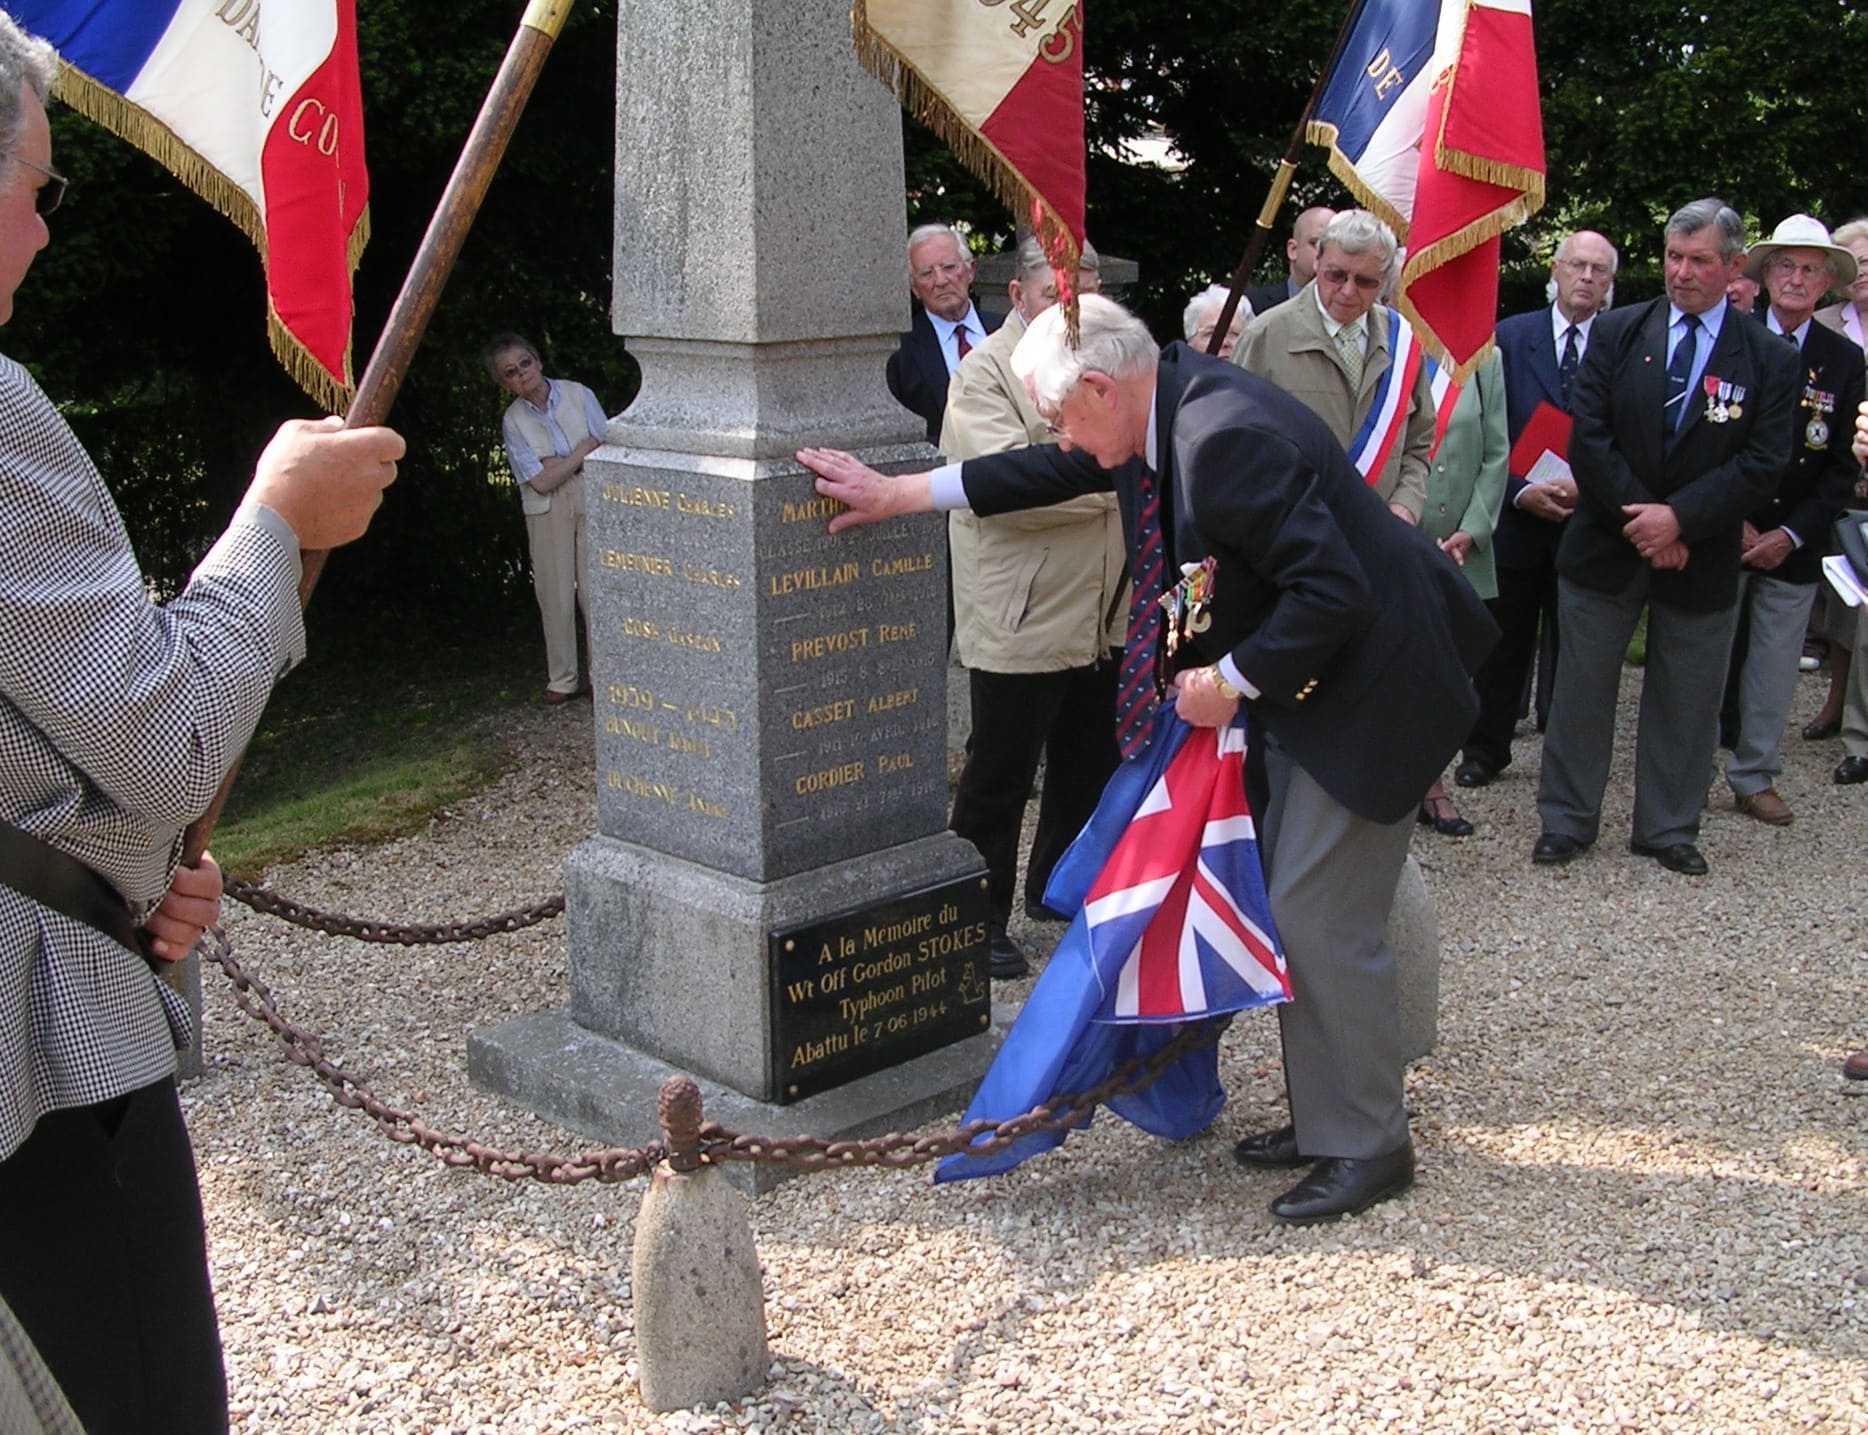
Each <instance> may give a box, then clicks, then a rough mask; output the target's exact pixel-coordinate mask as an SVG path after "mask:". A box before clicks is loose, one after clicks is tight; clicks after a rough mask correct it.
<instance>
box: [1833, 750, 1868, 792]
mask: <svg viewBox="0 0 1868 1435" xmlns="http://www.w3.org/2000/svg"><path fill="white" fill-rule="evenodd" d="M1835 777H1836V786H1837V787H1853V786H1854V785H1855V784H1856V783H1858V782H1868V757H1845V758H1843V759H1842V761H1840V762H1838V763H1837V764H1836V773H1835Z"/></svg>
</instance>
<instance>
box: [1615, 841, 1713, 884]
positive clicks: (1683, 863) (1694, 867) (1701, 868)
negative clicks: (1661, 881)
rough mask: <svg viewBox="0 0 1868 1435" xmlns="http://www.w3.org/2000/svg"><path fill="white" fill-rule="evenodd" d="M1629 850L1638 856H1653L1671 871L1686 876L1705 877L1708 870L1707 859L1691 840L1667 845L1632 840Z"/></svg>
mask: <svg viewBox="0 0 1868 1435" xmlns="http://www.w3.org/2000/svg"><path fill="white" fill-rule="evenodd" d="M1628 850H1629V851H1630V852H1632V853H1634V855H1635V856H1637V857H1652V858H1653V859H1654V860H1655V861H1656V862H1658V863H1660V865H1661V866H1663V867H1665V868H1666V869H1667V870H1668V871H1669V872H1678V873H1680V874H1681V875H1682V876H1685V877H1704V876H1705V875H1706V872H1707V870H1708V869H1707V867H1706V859H1705V858H1704V857H1702V856H1700V855H1699V848H1697V847H1695V846H1694V845H1693V844H1692V843H1691V842H1670V843H1668V844H1667V845H1666V846H1665V847H1659V846H1656V845H1655V844H1654V843H1652V842H1630V843H1629V844H1628Z"/></svg>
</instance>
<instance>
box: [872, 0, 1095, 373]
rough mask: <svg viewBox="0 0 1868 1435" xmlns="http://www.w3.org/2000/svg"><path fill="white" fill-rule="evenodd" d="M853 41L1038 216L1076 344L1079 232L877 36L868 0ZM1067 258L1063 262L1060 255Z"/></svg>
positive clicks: (893, 86) (1001, 190)
mask: <svg viewBox="0 0 1868 1435" xmlns="http://www.w3.org/2000/svg"><path fill="white" fill-rule="evenodd" d="M850 40H851V42H852V43H853V44H854V46H855V47H856V59H857V62H858V63H859V64H861V65H862V67H863V68H864V69H865V70H867V71H869V73H870V74H872V75H874V76H875V77H876V78H877V79H878V80H880V81H881V82H882V83H883V85H885V86H886V87H887V88H888V90H889V92H890V93H891V94H893V95H894V96H895V98H896V101H897V102H898V103H899V104H900V105H901V107H902V108H903V109H904V110H906V111H907V112H908V113H909V114H911V115H913V116H914V117H915V119H917V120H918V121H920V122H921V123H922V124H924V125H926V126H927V127H928V128H929V129H931V130H932V131H934V133H935V135H936V136H937V137H938V138H939V139H940V142H941V143H942V144H944V145H946V146H947V148H948V149H950V150H952V151H953V153H954V157H955V158H956V159H958V160H959V161H960V163H961V164H963V165H965V166H966V167H967V168H968V169H969V170H971V171H972V172H973V174H975V175H976V176H978V178H979V180H980V182H981V183H982V184H984V185H985V186H986V187H987V188H988V189H990V190H991V191H992V193H993V195H994V197H996V198H997V199H998V200H999V202H1000V203H1001V204H1003V205H1004V206H1005V207H1006V208H1007V209H1009V210H1011V211H1012V213H1013V214H1014V215H1017V216H1022V215H1026V214H1030V215H1034V216H1035V217H1036V219H1037V223H1036V224H1034V225H1033V228H1034V229H1035V230H1036V231H1037V234H1038V242H1039V243H1040V244H1041V245H1043V246H1044V252H1045V256H1046V257H1047V258H1049V259H1050V260H1051V264H1052V267H1053V268H1055V269H1056V270H1057V271H1058V275H1059V283H1060V288H1059V293H1060V295H1064V294H1065V293H1066V290H1067V298H1066V303H1067V306H1068V307H1067V308H1066V310H1065V313H1066V316H1067V318H1068V320H1069V322H1068V324H1067V326H1066V327H1067V329H1068V331H1069V335H1070V342H1071V344H1072V345H1073V346H1074V345H1075V344H1076V342H1077V291H1076V275H1077V269H1078V267H1079V264H1080V262H1081V260H1082V257H1083V256H1082V250H1081V248H1080V247H1079V246H1078V244H1077V239H1076V236H1075V235H1073V234H1072V233H1071V232H1070V229H1069V226H1067V225H1066V224H1065V223H1064V222H1063V220H1062V219H1060V218H1058V215H1057V211H1056V210H1055V209H1053V208H1052V207H1051V206H1050V204H1049V203H1047V202H1046V201H1045V199H1044V196H1042V195H1041V194H1039V193H1038V192H1037V191H1036V190H1035V189H1033V188H1032V187H1031V186H1030V185H1029V184H1027V183H1025V180H1024V178H1023V176H1021V175H1020V174H1019V172H1018V169H1017V167H1016V166H1014V165H1013V164H1012V162H1011V161H1010V160H1008V159H1007V158H1006V157H1005V154H1004V152H1003V151H1001V150H1000V149H999V147H998V146H997V145H995V144H993V142H992V141H991V140H989V139H987V138H986V137H985V136H984V135H982V134H981V133H980V132H979V131H978V130H976V129H974V128H973V127H972V126H971V125H969V124H968V123H967V122H966V121H965V120H964V119H962V118H961V117H960V116H959V115H958V114H956V113H955V112H954V109H953V106H951V105H949V104H948V103H947V101H946V100H945V99H943V98H942V97H941V93H940V91H939V90H938V89H936V88H935V86H934V85H933V83H932V82H931V81H929V80H928V78H927V77H926V76H925V75H923V74H922V73H921V72H920V71H919V70H917V69H916V68H915V67H914V65H913V64H912V63H910V62H909V61H908V60H906V59H904V58H903V57H902V55H901V53H900V52H899V51H897V50H896V49H894V48H893V47H892V46H890V45H889V43H888V42H887V41H886V40H884V39H883V38H882V37H881V36H880V35H878V34H877V33H876V32H875V31H874V30H873V29H872V28H870V24H869V7H868V4H867V0H851V6H850ZM1060 258H1062V259H1065V260H1067V261H1068V262H1067V263H1063V264H1060V263H1059V262H1058V261H1059V259H1060Z"/></svg>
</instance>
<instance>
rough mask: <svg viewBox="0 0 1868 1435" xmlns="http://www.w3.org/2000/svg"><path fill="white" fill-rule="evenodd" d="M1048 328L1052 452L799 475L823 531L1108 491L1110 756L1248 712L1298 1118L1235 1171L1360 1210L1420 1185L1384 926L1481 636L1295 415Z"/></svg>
mask: <svg viewBox="0 0 1868 1435" xmlns="http://www.w3.org/2000/svg"><path fill="white" fill-rule="evenodd" d="M1063 319H1064V315H1063V312H1062V310H1061V308H1059V309H1053V310H1051V311H1048V312H1047V313H1046V314H1044V315H1041V316H1040V317H1039V318H1038V319H1037V320H1035V321H1034V322H1033V323H1032V326H1031V329H1030V330H1029V331H1028V333H1027V335H1026V337H1025V339H1024V340H1023V341H1022V342H1021V343H1020V345H1019V348H1018V350H1017V352H1016V353H1015V355H1014V358H1013V365H1014V369H1015V371H1016V372H1017V373H1018V374H1019V376H1020V377H1021V378H1022V379H1023V380H1024V382H1025V385H1026V387H1027V388H1028V389H1029V390H1030V392H1031V394H1032V398H1033V402H1034V403H1035V404H1036V406H1037V408H1038V411H1039V413H1040V414H1041V415H1043V416H1044V417H1045V418H1046V419H1047V421H1048V422H1049V423H1050V424H1051V425H1052V427H1053V428H1054V429H1055V430H1056V431H1057V433H1058V437H1059V443H1058V444H1057V445H1056V446H1055V447H1050V446H1046V447H1039V448H1030V449H1024V450H1020V451H1017V452H1014V453H1007V454H995V455H992V456H989V457H986V458H980V459H975V460H972V461H970V462H968V463H966V464H964V465H949V466H948V467H946V468H944V469H938V470H936V471H934V472H933V473H923V474H905V475H900V476H897V477H893V478H885V477H883V476H882V475H879V474H877V473H875V472H873V471H872V470H870V469H868V468H865V467H864V466H863V465H861V464H860V463H857V462H856V461H855V460H854V459H852V458H850V457H849V456H848V455H847V454H841V453H837V452H834V451H831V450H806V451H804V452H802V453H800V454H799V459H800V461H801V462H803V463H805V464H807V465H808V466H809V467H811V468H812V469H814V470H816V471H817V473H818V474H819V475H820V477H819V480H818V485H817V488H818V492H820V493H822V494H824V495H826V496H828V497H831V498H835V499H838V500H840V501H842V502H844V503H846V504H848V505H849V506H850V508H851V510H852V511H851V512H848V513H844V514H840V515H839V516H838V517H837V518H836V519H834V520H833V521H832V528H833V530H835V529H842V528H845V527H849V526H851V525H853V524H857V523H869V522H877V521H881V520H884V519H887V518H890V517H893V516H895V515H897V514H900V513H908V512H917V511H922V510H926V509H929V508H957V507H963V506H964V507H970V508H972V509H973V510H974V511H975V512H978V513H982V514H989V513H1000V512H1006V511H1010V510H1014V509H1019V508H1032V507H1038V506H1041V505H1044V504H1048V503H1054V502H1057V501H1059V500H1062V499H1065V498H1069V497H1074V496H1075V495H1077V494H1081V493H1085V492H1095V491H1107V490H1110V489H1113V490H1114V491H1115V493H1116V494H1117V497H1118V499H1119V500H1120V502H1121V504H1122V510H1123V524H1124V529H1125V532H1126V536H1127V538H1128V543H1129V554H1130V568H1131V572H1132V573H1134V574H1135V575H1136V588H1137V592H1136V595H1135V607H1134V608H1133V609H1132V611H1131V623H1130V629H1129V634H1130V636H1129V644H1128V647H1127V649H1126V651H1125V654H1124V661H1123V678H1122V681H1123V695H1122V697H1121V698H1119V700H1118V741H1119V742H1120V743H1122V745H1123V746H1124V750H1125V755H1131V754H1133V753H1134V752H1135V751H1137V750H1138V748H1137V746H1136V742H1137V740H1138V734H1139V733H1140V732H1141V731H1142V729H1145V727H1146V726H1147V721H1148V719H1149V718H1150V717H1151V715H1152V714H1151V711H1150V709H1151V708H1152V706H1153V704H1154V703H1155V701H1156V700H1157V698H1158V697H1167V698H1171V699H1172V700H1173V701H1175V703H1176V705H1177V708H1178V711H1179V713H1180V715H1181V716H1182V717H1183V718H1184V719H1186V720H1187V721H1188V722H1190V723H1193V724H1195V725H1198V726H1208V727H1211V726H1219V725H1221V724H1224V723H1227V722H1230V721H1231V720H1232V718H1233V716H1234V715H1235V714H1236V713H1237V712H1238V710H1239V708H1240V706H1241V704H1243V705H1244V706H1245V708H1246V710H1247V712H1248V713H1249V714H1250V717H1251V721H1252V743H1253V749H1254V753H1255V755H1256V758H1257V759H1262V762H1263V777H1262V783H1260V782H1255V786H1258V785H1262V787H1263V801H1262V802H1260V803H1258V804H1257V806H1256V808H1255V810H1256V811H1257V812H1258V813H1259V817H1260V822H1259V834H1260V840H1261V850H1262V852H1263V854H1264V860H1265V865H1266V875H1267V886H1268V889H1269V893H1270V898H1271V908H1272V914H1273V916H1274V918H1275V919H1276V921H1277V925H1278V929H1279V934H1280V936H1281V938H1282V940H1283V943H1284V947H1285V952H1286V956H1287V960H1288V962H1289V967H1290V974H1291V980H1292V985H1293V990H1294V999H1293V1001H1292V1002H1291V1004H1289V1005H1287V1006H1285V1007H1282V1008H1280V1011H1279V1018H1280V1022H1281V1024H1282V1031H1283V1036H1284V1057H1285V1076H1286V1084H1287V1089H1288V1092H1289V1096H1290V1104H1291V1125H1290V1126H1287V1127H1284V1128H1282V1129H1281V1130H1277V1131H1272V1132H1267V1133H1264V1134H1262V1135H1259V1136H1252V1137H1248V1138H1246V1139H1245V1140H1244V1141H1242V1142H1240V1143H1239V1145H1238V1147H1237V1149H1236V1155H1237V1157H1238V1159H1239V1160H1240V1161H1241V1162H1242V1163H1244V1164H1246V1165H1248V1166H1253V1167H1297V1166H1303V1165H1309V1166H1311V1167H1312V1169H1311V1171H1310V1173H1309V1174H1308V1175H1307V1176H1306V1177H1305V1178H1304V1179H1303V1180H1302V1181H1300V1182H1299V1183H1298V1185H1297V1186H1295V1187H1294V1188H1292V1189H1291V1190H1290V1191H1288V1192H1286V1193H1285V1194H1284V1195H1282V1196H1280V1197H1279V1198H1278V1199H1277V1200H1276V1201H1274V1202H1273V1203H1272V1206H1271V1210H1272V1212H1273V1214H1274V1215H1276V1216H1277V1217H1278V1218H1279V1219H1281V1220H1285V1221H1291V1222H1299V1223H1301V1222H1309V1221H1319V1220H1327V1219H1330V1218H1332V1217H1335V1216H1340V1215H1345V1214H1350V1213H1353V1212H1356V1211H1360V1210H1363V1209H1366V1208H1367V1207H1368V1206H1370V1205H1373V1204H1374V1203H1375V1202H1377V1201H1381V1200H1385V1199H1387V1198H1388V1197H1391V1196H1394V1195H1396V1194H1398V1193H1399V1192H1401V1191H1402V1190H1404V1189H1406V1187H1407V1186H1408V1184H1409V1183H1410V1182H1411V1181H1412V1179H1413V1173H1414V1154H1413V1145H1412V1142H1411V1140H1410V1138H1409V1135H1408V1128H1407V1115H1406V1111H1405V1110H1404V1108H1403V1105H1402V1082H1401V1075H1402V1061H1401V1052H1400V1046H1399V1020H1398V993H1397V979H1396V973H1395V961H1394V953H1393V952H1392V951H1391V950H1390V949H1389V947H1388V944H1387V939H1386V935H1385V932H1386V927H1387V919H1388V911H1389V907H1390V905H1391V904H1392V902H1393V897H1394V890H1395V884H1396V882H1397V880H1398V879H1399V876H1400V872H1401V865H1402V862H1403V860H1404V859H1405V857H1406V855H1407V845H1408V837H1409V834H1410V832H1411V830H1412V828H1413V826H1414V814H1415V810H1416V807H1417V805H1418V803H1419V800H1420V794H1421V793H1422V792H1423V791H1425V790H1426V787H1427V784H1428V782H1429V781H1431V780H1432V778H1433V776H1434V774H1435V773H1436V772H1438V771H1439V770H1440V768H1441V766H1442V765H1443V764H1444V763H1445V762H1446V760H1447V758H1448V757H1449V756H1450V755H1451V754H1452V752H1453V750H1454V748H1455V747H1457V746H1458V743H1459V741H1460V739H1461V738H1462V737H1463V736H1464V735H1465V733H1466V730H1467V729H1468V727H1469V726H1470V725H1471V722H1472V718H1473V715H1474V713H1475V712H1476V711H1477V699H1476V698H1475V697H1474V695H1473V691H1472V684H1471V680H1470V677H1469V676H1468V675H1469V674H1470V673H1471V672H1472V671H1473V669H1474V668H1476V667H1477V665H1478V663H1479V661H1480V659H1481V658H1482V657H1483V655H1484V652H1485V650H1486V649H1487V648H1488V647H1489V646H1490V644H1491V642H1492V640H1493V638H1494V637H1495V636H1496V631H1497V630H1496V628H1495V627H1494V626H1493V624H1492V622H1491V620H1490V619H1489V618H1488V617H1487V616H1486V614H1485V610H1484V606H1483V605H1482V604H1481V603H1480V602H1479V600H1478V598H1477V597H1475V596H1474V594H1473V592H1472V589H1471V587H1470V585H1468V584H1467V583H1466V582H1465V580H1464V579H1463V578H1462V577H1461V576H1460V574H1459V571H1458V570H1457V569H1456V568H1455V567H1454V566H1453V565H1452V564H1451V563H1450V562H1448V561H1447V559H1446V557H1445V555H1443V554H1441V553H1440V552H1439V551H1438V549H1437V548H1435V546H1434V545H1433V543H1432V542H1430V541H1429V540H1428V539H1426V538H1424V537H1422V536H1421V534H1420V533H1419V531H1418V530H1416V529H1414V528H1412V527H1411V526H1409V525H1407V524H1401V523H1396V522H1395V521H1394V517H1393V515H1392V514H1390V513H1389V511H1388V508H1387V505H1386V504H1384V503H1383V502H1382V501H1381V500H1380V499H1379V498H1377V497H1376V496H1375V494H1374V493H1373V492H1372V491H1371V490H1370V488H1369V487H1368V485H1367V484H1366V483H1364V482H1363V481H1362V478H1361V476H1360V475H1359V474H1358V473H1357V472H1356V471H1355V469H1354V467H1353V466H1352V465H1351V464H1350V463H1349V460H1348V458H1347V456H1346V455H1345V454H1344V453H1343V451H1342V449H1341V448H1340V447H1339V446H1338V445H1337V443H1336V442H1335V440H1334V439H1333V438H1331V437H1330V434H1329V430H1328V429H1327V428H1325V427H1324V425H1323V423H1322V421H1321V420H1320V419H1318V418H1317V417H1316V416H1315V415H1314V414H1313V413H1311V412H1310V410H1309V409H1307V408H1305V407H1304V406H1303V405H1302V404H1300V403H1298V402H1297V401H1296V400H1295V399H1292V398H1290V397H1289V396H1288V395H1286V394H1284V393H1282V392H1281V391H1280V390H1278V389H1277V388H1276V387H1274V386H1273V385H1271V384H1269V383H1267V382H1265V381H1263V380H1261V379H1258V378H1256V377H1255V376H1253V375H1251V374H1247V373H1245V372H1243V371H1242V370H1240V369H1238V368H1236V367H1234V366H1233V365H1231V364H1227V363H1223V362H1221V361H1219V360H1216V359H1209V358H1207V357H1206V356H1205V355H1202V354H1197V353H1195V352H1193V351H1192V350H1190V349H1188V348H1187V347H1186V346H1185V345H1182V344H1171V345H1169V346H1168V347H1167V348H1166V349H1165V350H1158V349H1157V348H1156V346H1155V343H1154V341H1153V340H1152V339H1151V338H1150V337H1149V335H1148V331H1147V329H1146V327H1145V326H1144V325H1142V323H1141V322H1140V321H1139V320H1138V319H1136V318H1135V317H1134V316H1133V315H1131V314H1129V313H1128V312H1127V311H1126V310H1124V309H1123V308H1121V306H1119V305H1117V304H1114V303H1112V302H1110V301H1108V300H1105V299H1101V298H1100V297H1098V296H1094V295H1089V296H1085V298H1084V299H1083V301H1082V319H1081V328H1082V340H1081V345H1080V347H1077V348H1074V349H1073V348H1071V347H1070V346H1069V345H1068V343H1067V340H1066V336H1065V326H1064V323H1063ZM1190 569H1191V571H1192V572H1193V573H1194V574H1196V575H1202V579H1201V581H1202V583H1203V584H1205V585H1207V586H1206V587H1205V588H1204V590H1203V591H1204V593H1205V598H1206V601H1205V603H1204V606H1203V608H1202V611H1201V613H1200V615H1199V616H1200V618H1201V619H1203V620H1204V619H1210V622H1206V623H1205V624H1204V626H1202V623H1201V622H1199V621H1194V622H1188V623H1186V624H1185V625H1180V624H1174V626H1175V627H1176V632H1175V634H1174V637H1175V638H1176V639H1177V641H1176V642H1175V643H1174V644H1173V645H1172V646H1171V649H1170V645H1169V644H1167V643H1166V642H1165V641H1163V639H1164V638H1165V636H1166V635H1165V634H1163V633H1162V632H1161V628H1162V627H1163V626H1164V625H1166V624H1169V623H1172V620H1171V619H1164V618H1162V617H1161V616H1160V614H1161V604H1160V602H1159V599H1160V598H1161V597H1162V595H1163V594H1164V592H1166V591H1167V590H1168V589H1170V588H1172V587H1173V586H1175V585H1174V584H1173V582H1172V576H1173V575H1176V574H1180V573H1182V572H1187V571H1189V570H1190ZM1163 575H1166V577H1165V579H1164V576H1163ZM1169 596H1172V594H1169ZM1183 611H1185V610H1183ZM1151 612H1152V613H1153V614H1154V615H1155V616H1154V617H1153V618H1152V620H1151V619H1150V613H1151ZM1151 621H1152V629H1151V627H1150V623H1151ZM1157 674H1158V675H1159V677H1160V686H1158V687H1157V682H1156V677H1157ZM1138 718H1139V719H1141V722H1140V723H1139V724H1138V723H1137V721H1136V720H1137V719H1138ZM1143 740H1144V741H1145V739H1143Z"/></svg>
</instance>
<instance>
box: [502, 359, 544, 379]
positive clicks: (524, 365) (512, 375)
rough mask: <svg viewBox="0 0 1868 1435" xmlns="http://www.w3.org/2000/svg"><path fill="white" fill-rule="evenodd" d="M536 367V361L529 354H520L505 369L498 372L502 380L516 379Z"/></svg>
mask: <svg viewBox="0 0 1868 1435" xmlns="http://www.w3.org/2000/svg"><path fill="white" fill-rule="evenodd" d="M537 367H538V360H537V359H536V358H535V357H534V356H533V355H531V354H521V355H520V356H519V357H518V358H516V359H514V360H513V361H512V362H511V363H510V364H508V365H506V367H505V368H503V369H501V370H500V371H499V376H500V377H501V378H502V379H516V378H518V377H519V376H520V375H521V374H529V373H531V372H532V370H534V369H536V368H537Z"/></svg>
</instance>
